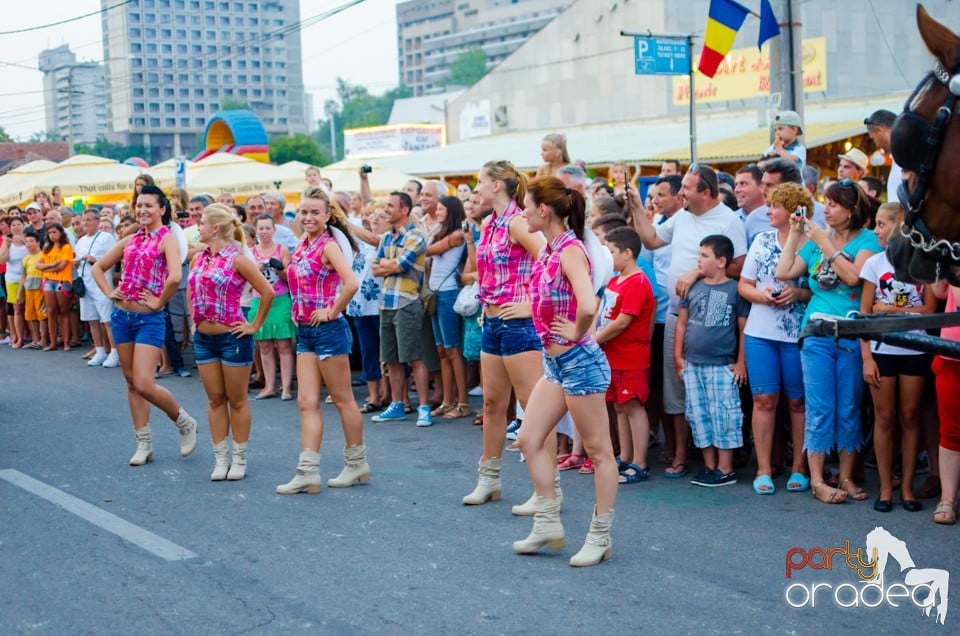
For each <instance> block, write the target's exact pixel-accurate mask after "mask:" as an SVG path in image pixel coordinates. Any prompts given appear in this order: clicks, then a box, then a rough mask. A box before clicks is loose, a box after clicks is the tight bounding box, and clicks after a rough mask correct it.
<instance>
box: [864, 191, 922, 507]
mask: <svg viewBox="0 0 960 636" xmlns="http://www.w3.org/2000/svg"><path fill="white" fill-rule="evenodd" d="M901 223H903V207H902V206H901V205H900V204H899V203H885V204H883V205H882V206H880V209H879V210H877V220H876V227H875V228H874V230H873V231H874V233H875V234H876V235H877V240H878V241H880V246H881V247H884V248H885V247H886V246H887V240H888V239H889V237H890V236H891V234H892V233H893V232H899V231H900V224H901ZM860 278H861V279H862V280H863V295H862V296H861V297H860V313H863V314H887V315H894V314H899V315H902V314H932V313H933V312H934V311H936V309H937V298H936V296H934V294H933V289H932V287H931V286H929V285H928V286H926V287H924V286H923V285H917V284H914V283H904V282H901V281H899V280H897V279H896V277H895V276H894V272H893V265H891V264H890V261H889V259H887V254H886V252H879V253H878V254H874V255H873V256H871V257H870V258H868V259H867V262H866V263H864V264H863V269H862V270H860ZM920 333H923V332H922V331H920ZM860 353H861V355H862V357H863V380H864V382H865V383H866V384H867V386H869V387H870V395H871V397H872V398H873V411H874V421H873V449H874V452H875V453H876V455H877V472H878V473H879V474H880V494H879V495H878V496H877V499H876V501H874V503H873V509H874V510H876V511H877V512H890V511H892V510H893V449H894V441H895V438H894V434H895V433H896V430H897V415H898V414H899V415H900V436H901V437H900V449H901V454H902V458H903V459H902V462H903V477H902V481H901V482H900V502H901V504H902V505H903V508H904V510H906V511H907V512H919V511H920V510H922V509H923V506H922V505H921V504H920V499H919V497H916V496H915V495H914V492H913V473H914V471H915V469H916V467H917V452H918V451H919V450H920V420H921V413H922V407H921V402H922V400H923V384H924V380H925V376H926V374H927V373H928V371H929V370H930V356H929V355H927V354H925V353H923V352H922V351H913V350H912V349H904V348H902V347H895V346H893V345H888V344H884V343H882V342H874V341H870V342H867V341H865V340H861V341H860ZM898 403H899V411H898V409H897V406H898Z"/></svg>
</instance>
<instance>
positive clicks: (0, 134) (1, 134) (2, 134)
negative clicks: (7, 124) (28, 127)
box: [0, 126, 13, 141]
mask: <svg viewBox="0 0 960 636" xmlns="http://www.w3.org/2000/svg"><path fill="white" fill-rule="evenodd" d="M0 141H13V139H10V135H8V134H7V131H6V130H4V129H3V126H0Z"/></svg>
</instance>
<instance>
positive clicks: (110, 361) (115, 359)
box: [103, 349, 120, 369]
mask: <svg viewBox="0 0 960 636" xmlns="http://www.w3.org/2000/svg"><path fill="white" fill-rule="evenodd" d="M103 366H105V367H107V368H108V369H113V368H114V367H119V366H120V354H119V353H117V350H116V349H114V350H112V351H111V352H110V355H108V356H107V359H106V360H104V361H103Z"/></svg>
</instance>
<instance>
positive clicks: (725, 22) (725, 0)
mask: <svg viewBox="0 0 960 636" xmlns="http://www.w3.org/2000/svg"><path fill="white" fill-rule="evenodd" d="M748 13H750V9H748V8H746V7H745V6H743V5H742V4H740V3H738V2H735V0H710V12H709V14H708V17H707V29H706V35H704V37H703V51H702V52H701V53H700V64H699V66H698V69H699V71H700V72H701V73H703V74H704V75H706V76H707V77H713V76H714V75H716V73H717V68H719V67H720V63H721V62H723V58H724V57H726V55H727V53H729V52H730V49H732V48H733V40H734V39H735V38H736V37H737V31H739V30H740V27H741V26H743V21H744V20H746V18H747V14H748Z"/></svg>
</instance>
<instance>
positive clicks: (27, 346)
mask: <svg viewBox="0 0 960 636" xmlns="http://www.w3.org/2000/svg"><path fill="white" fill-rule="evenodd" d="M23 348H24V349H33V350H35V351H39V350H40V349H43V347H42V346H40V343H39V342H31V343H30V344H25V345H23Z"/></svg>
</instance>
